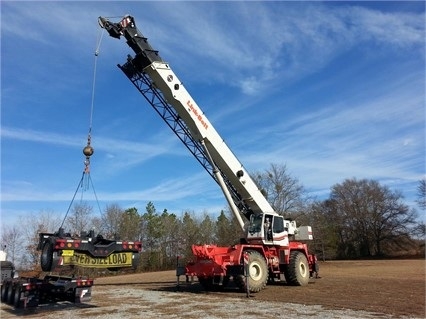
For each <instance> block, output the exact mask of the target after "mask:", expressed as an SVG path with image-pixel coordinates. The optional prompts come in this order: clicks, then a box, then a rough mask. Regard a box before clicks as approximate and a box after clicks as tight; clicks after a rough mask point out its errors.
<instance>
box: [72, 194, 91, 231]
mask: <svg viewBox="0 0 426 319" xmlns="http://www.w3.org/2000/svg"><path fill="white" fill-rule="evenodd" d="M92 212H93V207H92V206H90V205H89V204H87V203H86V202H82V203H80V204H76V205H74V206H73V208H72V210H71V215H70V216H68V218H67V223H66V227H65V230H67V231H68V230H69V232H70V233H71V234H76V235H79V234H80V233H81V232H82V231H89V230H90V229H92V228H93V225H92V224H91V215H92Z"/></svg>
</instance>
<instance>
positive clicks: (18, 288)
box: [13, 284, 22, 308]
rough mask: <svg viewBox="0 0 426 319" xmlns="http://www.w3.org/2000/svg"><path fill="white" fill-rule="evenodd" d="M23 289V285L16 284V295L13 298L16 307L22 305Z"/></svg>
mask: <svg viewBox="0 0 426 319" xmlns="http://www.w3.org/2000/svg"><path fill="white" fill-rule="evenodd" d="M21 291H22V287H21V285H20V284H18V285H16V287H15V296H14V300H13V306H14V307H15V308H19V307H20V306H21Z"/></svg>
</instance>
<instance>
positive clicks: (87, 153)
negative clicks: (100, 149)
mask: <svg viewBox="0 0 426 319" xmlns="http://www.w3.org/2000/svg"><path fill="white" fill-rule="evenodd" d="M90 140H91V137H90V134H89V136H88V137H87V145H86V146H85V147H84V148H83V154H84V156H86V160H85V161H84V165H85V169H84V172H85V173H90V156H92V155H93V153H94V152H95V150H94V149H93V147H92V146H91V145H90Z"/></svg>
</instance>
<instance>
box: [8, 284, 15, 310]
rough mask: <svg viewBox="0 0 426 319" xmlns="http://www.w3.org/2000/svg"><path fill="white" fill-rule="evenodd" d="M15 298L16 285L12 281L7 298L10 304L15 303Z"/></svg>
mask: <svg viewBox="0 0 426 319" xmlns="http://www.w3.org/2000/svg"><path fill="white" fill-rule="evenodd" d="M14 300H15V285H14V284H13V283H10V285H9V287H8V289H7V300H6V302H7V303H8V304H9V305H13V303H14Z"/></svg>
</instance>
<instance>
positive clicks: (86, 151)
mask: <svg viewBox="0 0 426 319" xmlns="http://www.w3.org/2000/svg"><path fill="white" fill-rule="evenodd" d="M103 34H104V30H103V29H102V31H101V35H100V36H99V37H98V39H97V40H96V42H97V43H96V50H95V62H94V69H93V84H92V98H91V105H90V119H89V133H88V136H87V146H86V147H85V148H84V149H83V153H84V155H86V160H85V161H84V165H85V169H84V171H83V175H82V176H81V179H80V182H79V183H78V185H77V189H76V190H75V193H74V196H73V197H72V200H71V202H70V204H69V206H68V209H67V212H66V213H65V216H64V219H63V220H62V224H61V227H60V228H62V227H63V226H64V223H65V220H66V219H67V216H68V214H69V212H70V209H71V207H72V204H73V202H74V200H75V197H76V196H77V192H78V189H79V188H80V187H81V188H82V192H81V198H80V202H82V201H83V192H84V191H85V189H84V187H83V184H84V177H85V176H87V185H86V186H87V189H88V188H89V187H90V185H92V188H93V192H94V194H95V198H96V203H97V205H98V208H99V211H101V209H100V205H99V201H98V197H97V195H96V192H95V188H94V186H93V182H92V178H91V177H90V169H89V166H90V156H91V155H92V154H93V148H92V147H91V146H90V143H91V132H92V123H93V110H94V104H95V84H96V67H97V57H98V55H99V48H100V46H101V41H102V38H103Z"/></svg>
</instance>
